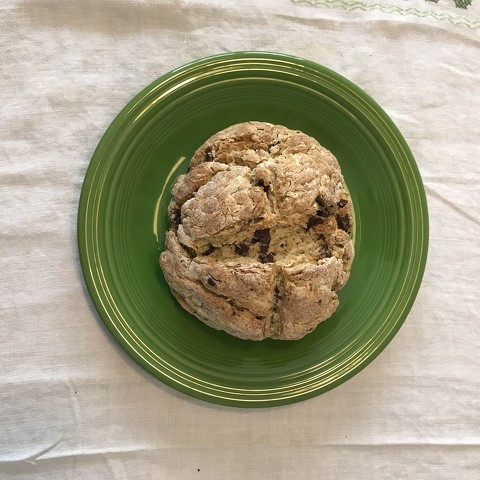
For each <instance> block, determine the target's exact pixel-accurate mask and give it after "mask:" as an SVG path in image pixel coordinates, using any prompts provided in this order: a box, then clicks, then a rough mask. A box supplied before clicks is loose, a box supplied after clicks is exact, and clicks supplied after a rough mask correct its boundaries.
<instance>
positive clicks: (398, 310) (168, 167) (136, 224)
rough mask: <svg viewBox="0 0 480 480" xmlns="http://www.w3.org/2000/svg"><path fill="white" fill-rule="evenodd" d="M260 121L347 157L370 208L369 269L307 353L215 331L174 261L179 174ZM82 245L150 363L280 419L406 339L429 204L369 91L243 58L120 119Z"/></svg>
mask: <svg viewBox="0 0 480 480" xmlns="http://www.w3.org/2000/svg"><path fill="white" fill-rule="evenodd" d="M247 120H259V121H266V122H271V123H276V124H282V125H285V126H287V127H289V128H291V129H299V130H302V131H303V132H305V133H307V134H309V135H311V136H313V137H315V138H316V139H317V140H318V141H319V142H320V143H321V144H322V145H324V146H325V147H326V148H328V149H330V150H331V151H332V152H333V153H334V154H335V155H336V157H337V158H338V161H339V162H340V165H341V167H342V171H343V174H344V177H345V180H346V183H347V185H348V188H349V190H350V193H351V195H352V199H353V202H354V208H355V215H356V234H355V246H356V258H355V261H354V264H353V268H352V272H351V276H350V280H349V282H348V283H347V285H346V287H345V288H344V289H343V290H342V291H341V292H340V307H339V308H338V310H337V312H336V313H335V314H334V315H333V316H332V317H331V318H330V319H329V320H327V321H326V322H324V323H322V324H321V325H320V326H319V327H318V328H317V329H316V330H315V331H314V332H313V333H312V334H310V335H307V336H306V337H305V338H304V339H302V340H299V341H296V342H282V341H278V340H277V341H275V340H266V341H262V342H252V341H245V340H239V339H236V338H234V337H231V336H229V335H227V334H225V333H223V332H219V331H216V330H213V329H211V328H209V327H207V326H205V325H204V324H203V323H201V322H200V321H198V320H197V319H195V318H194V317H193V316H191V315H189V314H188V313H186V312H185V311H184V310H183V309H182V308H181V307H180V306H179V305H178V304H177V302H176V301H175V299H174V297H173V296H172V295H171V293H170V290H169V288H168V285H167V284H166V282H165V280H164V278H163V275H162V272H161V270H160V267H159V265H158V256H159V252H160V249H162V247H163V238H164V234H165V229H166V228H167V227H168V220H167V214H166V209H167V205H168V202H169V195H170V187H171V185H172V183H173V182H174V180H175V178H176V176H177V175H178V174H180V173H182V172H184V171H185V170H186V167H187V164H188V160H189V159H190V157H191V155H192V154H193V152H194V151H195V150H196V148H197V147H199V146H200V145H201V144H202V143H203V142H204V141H205V140H206V139H207V138H208V137H209V136H210V135H212V134H213V133H215V132H217V131H219V130H221V129H223V128H225V127H227V126H229V125H232V124H234V123H238V122H243V121H247ZM157 236H158V241H157ZM78 243H79V252H80V260H81V265H82V269H83V274H84V278H85V282H86V285H87V288H88V290H89V292H90V295H91V297H92V299H93V302H94V304H95V307H96V309H97V311H98V313H99V315H100V317H101V319H102V320H103V322H104V323H105V325H106V326H107V328H108V329H109V331H110V332H111V333H112V335H113V336H114V337H115V339H116V340H117V341H118V343H119V344H120V346H121V347H122V348H123V349H124V350H125V351H126V352H127V353H128V354H129V355H130V356H131V357H132V358H133V359H134V360H135V361H136V362H137V363H138V364H139V365H141V366H142V367H143V368H145V369H146V370H147V371H149V372H150V373H151V374H152V375H154V376H155V377H157V378H158V379H160V380H162V381H163V382H165V383H167V384H168V385H170V386H172V387H173V388H175V389H177V390H180V391H182V392H185V393H187V394H189V395H191V396H193V397H197V398H200V399H202V400H207V401H210V402H214V403H220V404H225V405H233V406H243V407H266V406H275V405H281V404H287V403H292V402H296V401H299V400H304V399H306V398H308V397H312V396H314V395H317V394H319V393H322V392H325V391H327V390H329V389H331V388H333V387H335V386H337V385H339V384H340V383H342V382H344V381H345V380H347V379H348V378H350V377H352V376H353V375H354V374H355V373H357V372H358V371H359V370H361V369H362V368H364V367H365V366H366V365H367V364H368V363H369V362H371V361H372V360H373V358H375V357H376V356H377V355H378V354H379V353H380V351H381V350H382V349H383V348H384V347H385V346H386V345H387V344H388V342H389V341H390V340H391V339H392V337H393V336H394V335H395V333H396V332H397V330H398V329H399V328H400V326H401V324H402V323H403V321H404V319H405V317H406V316H407V314H408V311H409V310H410V308H411V306H412V303H413V301H414V299H415V296H416V293H417V291H418V288H419V286H420V282H421V278H422V275H423V271H424V267H425V261H426V256H427V245H428V216H427V205H426V200H425V193H424V189H423V185H422V182H421V178H420V175H419V172H418V169H417V166H416V164H415V161H414V159H413V157H412V154H411V152H410V150H409V148H408V146H407V144H406V142H405V140H404V139H403V138H402V136H401V134H400V132H399V131H398V129H397V128H396V127H395V125H394V124H393V122H392V121H391V120H390V119H389V117H388V116H387V115H386V114H385V112H384V111H383V110H382V109H381V108H380V107H379V106H378V105H377V104H376V103H375V102H374V101H373V100H372V99H371V98H370V97H369V96H368V95H366V94H365V93H364V92H363V91H362V90H361V89H360V88H358V87H357V86H355V85H354V84H353V83H351V82H350V81H348V80H346V79H345V78H343V77H342V76H340V75H338V74H336V73H334V72H332V71H331V70H328V69H327V68H325V67H322V66H320V65H317V64H315V63H312V62H310V61H307V60H303V59H299V58H294V57H290V56H286V55H280V54H272V53H262V52H239V53H229V54H224V55H218V56H214V57H210V58H205V59H202V60H199V61H196V62H193V63H190V64H188V65H186V66H183V67H181V68H178V69H176V70H174V71H172V72H170V73H169V74H167V75H165V76H163V77H161V78H160V79H159V80H157V81H156V82H154V83H152V84H151V85H150V86H148V87H147V88H145V89H144V90H143V91H142V92H140V93H139V94H138V95H137V96H136V97H135V98H134V99H133V100H132V101H131V102H130V103H129V104H128V105H127V106H126V107H125V108H124V109H123V110H122V112H121V113H120V114H119V115H118V116H117V117H116V118H115V120H114V121H113V123H112V124H111V125H110V127H109V128H108V130H107V131H106V133H105V135H104V136H103V138H102V140H101V141H100V143H99V145H98V147H97V149H96V151H95V153H94V155H93V158H92V160H91V162H90V166H89V168H88V171H87V174H86V177H85V181H84V185H83V189H82V194H81V198H80V206H79V213H78ZM299 315H301V312H299Z"/></svg>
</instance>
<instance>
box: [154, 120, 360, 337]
mask: <svg viewBox="0 0 480 480" xmlns="http://www.w3.org/2000/svg"><path fill="white" fill-rule="evenodd" d="M168 212H169V217H170V221H171V228H170V230H169V231H168V232H167V234H166V238H165V251H163V252H162V253H161V255H160V266H161V268H162V270H163V273H164V276H165V279H166V280H167V282H168V284H169V286H170V288H171V290H172V293H173V294H174V295H175V297H176V298H177V300H178V302H179V303H180V304H181V305H182V307H184V308H185V310H187V311H188V312H190V313H192V314H193V315H195V316H196V317H198V318H199V319H200V320H201V321H202V322H204V323H205V324H207V325H209V326H210V327H213V328H216V329H220V330H225V331H226V332H227V333H229V334H231V335H234V336H236V337H239V338H243V339H250V340H262V339H264V338H267V337H271V338H276V339H283V340H296V339H299V338H302V337H303V336H305V335H306V334H308V333H309V332H312V331H313V330H314V329H315V327H316V326H317V325H318V324H319V323H320V322H322V321H323V320H325V319H327V318H328V317H330V316H331V315H332V313H333V312H334V311H335V310H336V308H337V306H338V296H337V293H336V292H337V291H338V290H339V289H341V288H342V287H343V286H344V285H345V283H346V281H347V280H348V277H349V274H350V268H351V265H352V260H353V256H354V250H353V244H352V240H351V233H352V226H353V220H354V219H353V210H352V203H351V199H350V196H349V194H348V192H347V190H346V189H345V185H344V181H343V177H342V174H341V172H340V167H339V165H338V162H337V160H336V158H335V157H334V156H333V155H332V153H330V152H329V151H328V150H327V149H325V148H323V147H322V146H321V145H320V144H319V143H318V142H317V141H316V140H315V139H314V138H312V137H310V136H308V135H305V134H304V133H302V132H300V131H298V130H297V131H294V130H289V129H288V128H286V127H283V126H280V125H272V124H269V123H262V122H246V123H240V124H237V125H233V126H231V127H229V128H226V129H225V130H222V131H221V132H219V133H217V134H215V135H213V136H212V137H211V138H209V139H208V140H207V141H206V142H205V143H204V144H203V145H202V146H201V147H200V148H199V149H198V150H197V151H196V153H195V155H194V156H193V158H192V160H191V162H190V167H189V170H188V173H186V174H184V175H180V176H179V177H178V179H177V181H176V183H175V185H174V186H173V189H172V200H171V202H170V205H169V208H168Z"/></svg>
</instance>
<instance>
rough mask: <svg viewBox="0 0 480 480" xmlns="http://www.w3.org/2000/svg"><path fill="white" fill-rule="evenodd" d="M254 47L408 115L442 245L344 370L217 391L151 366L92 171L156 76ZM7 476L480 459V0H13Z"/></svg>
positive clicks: (5, 103) (4, 314)
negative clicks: (112, 276)
mask: <svg viewBox="0 0 480 480" xmlns="http://www.w3.org/2000/svg"><path fill="white" fill-rule="evenodd" d="M237 50H266V51H275V52H282V53H287V54H293V55H297V56H301V57H306V58H309V59H311V60H313V61H315V62H318V63H320V64H323V65H325V66H327V67H329V68H331V69H333V70H335V71H337V72H338V73H340V74H342V75H344V76H346V77H347V78H349V79H350V80H352V81H353V82H355V83H356V84H357V85H359V86H360V87H361V88H362V89H364V90H365V91H366V92H367V93H368V94H370V95H371V96H372V97H373V98H374V99H375V100H376V101H377V102H378V103H379V104H380V105H381V106H382V107H383V108H384V109H385V110H386V112H387V113H388V114H389V115H390V116H391V118H392V119H393V120H394V122H395V123H396V124H397V125H398V127H399V128H400V130H401V132H402V133H403V135H404V137H405V138H406V140H407V142H408V144H409V145H410V148H411V149H412V152H413V154H414V156H415V158H416V160H417V163H418V166H419V169H420V172H421V174H422V177H423V181H424V184H425V189H426V193H427V199H428V205H429V213H430V247H429V257H428V261H427V267H426V271H425V276H424V280H423V283H422V286H421V288H420V292H419V294H418V297H417V300H416V302H415V304H414V306H413V308H412V310H411V312H410V314H409V316H408V318H407V319H406V321H405V324H404V325H403V327H402V328H401V329H400V331H399V333H398V334H397V335H396V337H395V338H394V340H393V341H392V342H391V343H390V345H389V346H388V347H387V348H386V349H385V350H384V351H383V352H382V353H381V355H380V356H379V357H378V358H377V359H375V360H374V362H373V363H372V364H370V365H369V366H368V367H367V368H365V369H364V370H363V371H361V372H360V373H359V374H358V375H356V376H355V377H354V378H353V379H351V380H349V381H348V382H346V383H344V384H343V385H341V386H339V387H337V388H336V389H334V390H332V391H330V392H328V393H326V394H323V395H321V396H318V397H315V398H313V399H310V400H307V401H305V402H301V403H298V404H294V405H290V406H285V407H278V408H270V409H259V410H256V409H238V408H228V407H221V406H216V405H211V404H208V403H205V402H202V401H199V400H195V399H193V398H190V397H188V396H186V395H183V394H181V393H178V392H176V391H175V390H172V389H171V388H170V387H167V386H165V385H164V384H162V383H161V382H159V381H157V380H155V379H153V378H152V377H150V376H149V375H148V374H147V373H145V372H144V371H143V370H142V369H141V368H140V367H138V366H137V365H136V364H135V363H134V362H133V361H132V360H130V358H129V357H128V356H127V355H126V354H125V353H124V352H123V351H122V350H121V349H120V348H119V347H118V346H117V344H116V343H115V342H114V341H113V340H112V338H111V337H110V335H109V334H108V333H107V331H106V329H105V327H104V326H103V324H102V323H101V321H100V320H99V317H98V315H97V314H96V312H95V310H94V308H93V306H92V303H91V301H90V299H89V296H88V293H87V291H86V289H85V286H84V283H83V279H82V275H81V271H80V266H79V259H78V253H77V246H76V216H77V207H78V201H79V195H80V190H81V187H82V182H83V178H84V175H85V172H86V169H87V167H88V164H89V160H90V158H91V156H92V153H93V151H94V149H95V147H96V145H97V143H98V141H99V140H100V138H101V136H102V134H103V133H104V131H105V129H106V128H107V127H108V125H109V124H110V122H111V121H112V120H113V118H114V117H115V115H116V114H117V113H118V112H119V111H120V110H121V108H122V107H123V106H124V105H125V104H126V103H127V102H128V101H129V100H130V99H131V98H132V97H133V96H134V95H135V94H136V93H137V92H139V91H140V90H141V89H142V88H143V87H144V86H146V85H148V84H149V83H150V82H152V81H153V80H155V79H156V78H158V77H159V76H161V75H162V74H164V73H166V72H168V71H169V70H171V69H172V68H175V67H177V66H180V65H182V64H184V63H187V62H189V61H191V60H194V59H197V58H200V57H204V56H207V55H212V54H216V53H222V52H229V51H237ZM0 68H1V76H0V84H1V88H0V253H1V255H0V272H1V273H0V479H2V480H3V479H22V480H30V479H45V478H48V479H49V480H56V479H93V478H112V479H136V478H138V479H145V478H149V479H150V478H152V479H199V480H200V479H209V480H212V479H225V478H228V479H233V480H235V479H245V478H250V479H269V478H272V479H288V480H292V479H314V478H325V479H329V478H332V479H377V478H378V479H388V478H392V479H415V480H419V479H420V480H421V479H453V478H455V479H472V480H473V479H478V478H480V318H479V316H480V315H479V313H480V301H479V296H478V288H479V273H478V272H479V270H480V262H479V254H480V248H479V241H478V238H479V234H480V213H479V209H478V206H479V205H480V191H479V183H480V131H479V128H480V113H479V112H480V0H439V1H435V0H433V1H430V2H428V1H424V0H380V1H378V2H377V1H376V0H375V1H374V0H365V1H363V0H360V1H356V0H310V1H291V0H264V1H262V2H256V1H254V0H243V1H235V0H222V1H220V0H98V1H94V0H77V1H72V0H3V1H2V2H1V4H0Z"/></svg>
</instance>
